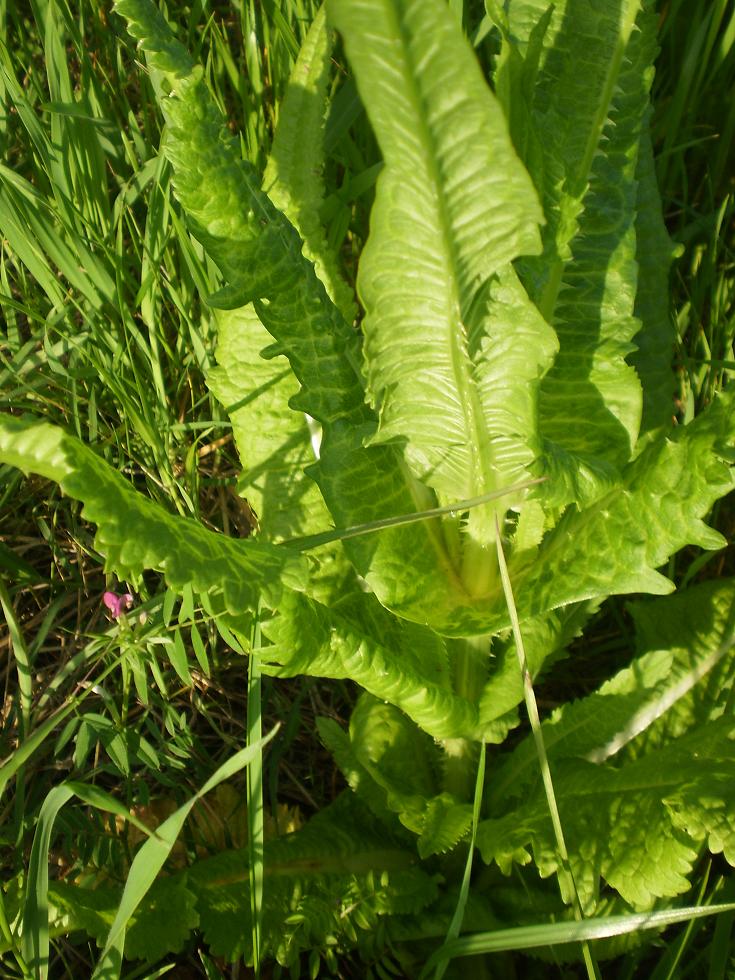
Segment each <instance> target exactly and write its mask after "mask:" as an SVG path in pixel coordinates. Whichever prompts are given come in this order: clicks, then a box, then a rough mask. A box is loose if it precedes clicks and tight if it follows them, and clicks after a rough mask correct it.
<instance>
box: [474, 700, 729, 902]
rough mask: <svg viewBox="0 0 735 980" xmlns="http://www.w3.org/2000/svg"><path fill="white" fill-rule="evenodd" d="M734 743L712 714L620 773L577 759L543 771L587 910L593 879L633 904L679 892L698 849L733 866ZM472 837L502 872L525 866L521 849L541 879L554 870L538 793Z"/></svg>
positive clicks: (555, 864)
mask: <svg viewBox="0 0 735 980" xmlns="http://www.w3.org/2000/svg"><path fill="white" fill-rule="evenodd" d="M734 740H735V722H733V721H732V719H731V718H721V719H720V720H719V721H716V722H712V723H710V724H709V725H705V726H703V727H702V728H701V729H699V730H698V731H697V732H695V733H693V734H692V735H689V736H685V737H684V738H681V739H678V740H676V741H674V742H672V743H670V744H669V745H668V746H667V747H666V748H664V749H661V750H659V751H657V752H651V753H649V754H648V755H645V756H643V758H641V759H639V760H637V761H634V762H632V763H630V764H628V765H626V766H624V767H623V768H621V769H615V768H613V767H612V766H611V765H609V764H608V765H604V766H596V765H593V764H592V763H590V762H585V761H583V760H580V759H577V760H572V759H568V760H564V761H562V762H560V763H557V764H556V765H555V766H554V767H553V778H554V792H555V795H556V799H557V802H558V805H559V812H560V816H561V821H562V826H563V827H564V834H565V837H566V841H567V846H568V848H569V852H570V859H571V864H572V870H573V872H574V875H575V881H576V883H577V887H578V889H579V890H580V894H581V897H582V900H583V902H584V904H585V905H586V907H587V908H588V909H592V908H594V901H595V898H596V896H597V894H598V889H599V887H600V878H602V879H604V880H605V881H606V882H607V883H608V884H609V885H611V886H612V887H613V888H615V889H616V890H617V891H618V892H619V893H620V895H621V896H622V897H623V898H624V899H625V900H626V901H627V902H628V903H630V904H631V905H632V906H634V907H635V908H642V909H645V908H650V907H651V905H652V904H653V902H654V900H655V899H656V898H662V897H672V896H674V895H680V894H682V893H683V892H684V891H686V890H687V889H688V888H689V881H688V878H687V876H688V875H689V873H690V872H691V870H692V868H693V866H694V862H695V861H696V859H697V856H698V851H699V847H700V845H702V844H706V845H707V846H708V847H709V848H710V850H712V851H713V852H714V853H719V852H721V851H724V854H725V857H726V859H727V860H728V861H729V862H730V863H731V864H735V820H734V819H733V812H735V811H734V810H733V802H734V800H733V789H732V787H733V785H735V756H734V755H733V741H734ZM703 802H704V805H703ZM477 840H478V847H479V848H480V851H481V853H482V856H483V859H484V860H485V861H486V862H490V861H496V862H497V863H498V864H499V865H500V867H501V868H503V869H504V870H505V871H508V870H509V869H510V867H511V864H512V862H513V861H521V862H522V863H526V862H528V861H530V859H531V855H530V849H532V850H533V856H534V861H535V864H536V866H537V868H538V870H539V873H540V874H541V876H542V877H546V876H547V875H550V874H553V873H555V872H556V871H557V870H558V868H559V858H558V854H557V850H556V844H555V840H554V834H553V831H552V828H551V822H550V820H549V816H548V813H547V812H546V809H545V805H544V797H543V792H542V791H537V792H536V793H534V794H533V795H531V796H530V797H526V802H525V803H524V804H523V805H522V806H521V807H519V808H518V809H515V810H513V811H512V812H511V813H509V814H507V815H506V816H504V817H500V818H499V819H495V820H486V821H483V822H482V823H481V824H480V827H479V828H478V836H477Z"/></svg>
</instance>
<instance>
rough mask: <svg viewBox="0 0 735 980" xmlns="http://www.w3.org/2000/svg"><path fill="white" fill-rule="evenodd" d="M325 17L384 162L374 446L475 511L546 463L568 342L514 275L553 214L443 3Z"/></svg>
mask: <svg viewBox="0 0 735 980" xmlns="http://www.w3.org/2000/svg"><path fill="white" fill-rule="evenodd" d="M329 9H330V13H331V16H332V17H333V19H334V21H335V23H336V25H337V27H338V28H339V30H340V31H341V32H342V34H343V36H344V40H345V47H346V50H347V54H348V56H349V59H350V63H351V65H352V67H353V68H354V70H355V73H356V76H357V84H358V88H359V89H360V91H361V92H362V94H363V100H364V102H365V105H366V108H367V112H368V115H369V116H370V119H371V121H372V124H373V127H374V129H375V132H376V135H377V138H378V141H379V143H380V146H381V149H382V151H383V156H384V159H385V167H384V169H383V171H382V173H381V175H380V177H379V179H378V185H377V193H376V199H375V204H374V207H373V211H372V219H371V232H370V237H369V239H368V242H367V244H366V246H365V248H364V250H363V254H362V259H361V262H360V270H359V276H358V288H359V291H360V296H361V299H362V301H363V304H364V306H365V309H366V317H365V321H364V325H363V330H364V335H365V348H364V350H365V366H366V372H367V379H368V397H369V399H370V401H371V403H372V404H373V405H374V406H375V408H376V409H377V410H378V411H379V414H380V425H379V429H378V432H377V433H376V435H375V436H374V438H373V440H372V441H373V443H375V442H378V441H380V442H399V443H400V444H401V445H405V453H406V459H407V460H408V462H409V465H410V466H411V468H412V470H413V472H415V473H416V475H417V476H418V477H419V478H420V479H421V480H422V481H424V482H425V483H427V484H428V485H429V486H431V487H432V488H434V489H435V490H437V491H438V493H439V494H440V497H441V499H442V500H443V501H447V500H452V499H466V498H468V497H471V496H477V495H479V494H482V493H485V492H488V491H491V490H494V489H498V488H499V487H502V486H503V485H507V484H510V483H513V482H515V481H516V480H517V479H518V478H519V477H521V476H527V475H528V474H527V472H524V469H525V467H527V466H528V465H529V464H531V463H533V461H534V458H535V456H536V455H537V453H538V446H537V445H536V444H535V442H534V439H535V432H536V404H535V397H534V395H535V388H536V387H537V383H538V380H539V378H540V377H541V375H542V374H543V372H544V371H545V370H546V369H547V368H548V366H549V365H550V363H551V358H552V356H553V354H554V352H555V350H556V339H555V337H554V334H553V331H552V330H550V329H549V327H548V326H547V324H546V323H544V321H543V320H542V319H541V317H539V316H538V315H536V314H535V311H534V310H533V307H532V305H531V304H529V303H528V301H527V299H526V297H525V294H524V292H523V289H522V288H521V286H520V284H519V283H518V282H517V280H516V278H515V275H514V273H513V272H512V270H511V269H510V268H509V263H510V261H511V260H512V259H514V258H516V257H517V256H518V255H522V254H527V253H529V252H535V251H538V250H539V247H540V239H539V235H538V230H537V226H538V223H539V221H540V220H541V210H540V208H539V205H538V202H537V200H536V196H535V194H534V191H533V187H532V185H531V182H530V180H529V178H528V175H527V173H526V171H525V170H524V168H523V166H522V165H521V163H520V161H519V160H518V158H517V157H516V155H515V152H514V151H513V148H512V145H511V142H510V137H509V135H508V130H507V124H506V121H505V118H504V116H503V113H502V110H501V108H500V106H499V105H498V103H497V102H496V100H495V99H494V97H493V96H492V94H491V93H490V91H489V90H488V88H487V85H486V84H485V81H484V79H483V78H482V75H481V72H480V70H479V68H478V65H477V63H476V61H475V59H474V55H473V53H472V51H471V49H470V47H469V46H468V44H467V42H466V40H465V39H464V38H463V36H462V34H461V31H460V29H459V26H458V25H457V24H456V22H455V21H454V20H453V18H451V17H447V16H446V15H445V8H444V4H443V3H442V2H441V0H426V2H423V3H420V4H418V3H407V2H404V0H381V2H379V3H366V2H364V0H331V2H330V4H329ZM367 36H369V37H370V39H371V40H370V43H369V44H365V43H364V39H365V37H367ZM495 276H499V280H498V281H497V282H491V280H492V279H493V277H495ZM506 507H507V501H506V503H505V505H504V506H500V505H498V509H499V510H500V512H501V513H502V512H503V511H504V510H505V509H506ZM477 517H479V515H477V514H473V515H472V516H471V518H470V529H469V533H470V534H471V535H476V536H477V537H478V538H479V540H480V542H484V543H487V541H488V540H491V539H492V537H493V534H492V527H493V522H492V520H489V521H488V520H487V519H486V526H485V528H484V530H482V529H481V528H480V527H478V526H477V525H478V523H479V521H476V520H475V518H477ZM485 563H486V564H487V557H486V558H485ZM467 582H468V588H469V590H470V591H472V590H473V589H474V588H475V587H476V583H475V582H474V581H472V580H471V577H469V576H468V577H467Z"/></svg>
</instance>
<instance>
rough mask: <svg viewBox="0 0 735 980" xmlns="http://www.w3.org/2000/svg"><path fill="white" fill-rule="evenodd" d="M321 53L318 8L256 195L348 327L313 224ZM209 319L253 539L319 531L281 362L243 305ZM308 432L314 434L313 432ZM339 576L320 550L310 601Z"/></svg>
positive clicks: (338, 561) (293, 389)
mask: <svg viewBox="0 0 735 980" xmlns="http://www.w3.org/2000/svg"><path fill="white" fill-rule="evenodd" d="M330 54H331V35H330V32H329V31H328V30H327V26H326V18H325V14H324V10H323V9H322V10H321V11H320V12H319V13H318V14H317V16H316V18H315V19H314V22H313V24H312V26H311V28H310V29H309V33H308V35H307V38H306V40H305V41H304V44H303V45H302V48H301V51H300V53H299V57H298V59H297V62H296V65H295V66H294V70H293V73H292V76H291V79H290V82H289V85H288V88H287V90H286V95H285V97H284V100H283V102H282V104H281V106H280V109H279V115H278V128H277V130H276V134H275V138H274V141H273V147H272V149H271V155H270V158H269V161H268V164H267V166H266V170H265V174H264V177H263V186H264V187H265V188H267V190H268V194H269V197H270V199H271V200H272V201H273V203H274V204H275V205H276V207H278V208H279V209H280V210H281V211H282V212H283V213H284V214H285V215H286V217H287V218H288V219H289V220H290V221H291V223H292V224H293V225H294V227H295V228H296V229H297V231H298V232H299V234H300V235H301V237H302V238H303V239H304V254H305V255H306V256H307V257H308V258H310V259H312V260H314V261H315V269H316V272H317V275H318V276H319V278H320V279H321V281H322V282H323V283H324V285H325V287H326V289H327V291H328V293H329V295H330V296H331V297H332V298H333V299H335V300H336V302H337V303H338V305H339V306H340V309H342V310H343V311H344V312H345V315H346V318H347V319H348V321H351V320H352V318H353V317H354V303H353V299H352V295H351V291H350V290H349V288H348V287H347V286H346V284H345V283H344V282H343V280H342V278H341V275H340V272H339V269H338V267H337V262H336V260H335V258H334V256H333V255H332V253H331V251H330V250H329V248H328V246H327V242H326V239H325V237H324V232H323V230H322V227H321V223H320V221H319V209H320V207H321V204H322V199H323V178H322V173H323V166H324V149H323V132H324V115H325V111H326V107H327V91H326V90H327V83H328V81H329V72H330V67H331V60H330ZM216 316H217V329H218V344H217V361H218V367H217V368H215V369H214V370H213V371H211V372H210V373H209V375H208V376H207V383H208V385H209V387H210V389H211V390H212V391H214V393H215V395H216V396H217V398H219V400H220V401H221V402H222V404H223V405H224V406H225V408H227V410H228V413H229V415H230V419H231V421H232V426H233V434H234V437H235V442H236V445H237V448H238V452H239V454H240V459H241V462H242V466H243V473H242V476H241V479H240V481H239V486H238V489H239V491H240V493H242V494H243V495H244V496H246V497H247V499H248V502H249V504H250V505H251V506H252V507H253V509H254V510H255V512H256V514H257V515H258V534H259V535H260V536H262V537H263V538H265V539H266V540H269V541H282V540H284V539H286V538H293V537H299V536H301V535H305V534H310V533H316V532H318V531H322V530H324V529H325V528H326V527H328V526H329V524H330V516H329V511H328V510H327V508H326V506H325V504H324V501H323V500H322V497H321V494H320V492H319V489H318V487H317V485H316V484H315V483H314V481H313V480H312V479H311V478H310V477H308V476H306V474H305V473H304V470H305V468H306V467H307V466H309V465H310V464H312V463H313V462H314V460H315V449H314V447H313V445H312V440H313V439H316V438H318V435H319V434H318V433H316V432H314V433H313V432H312V431H311V430H310V429H309V424H308V421H307V419H306V417H305V416H304V415H303V413H300V412H294V411H291V409H290V408H289V404H288V403H289V400H290V399H291V398H292V397H293V396H294V395H296V393H297V392H298V390H299V384H298V381H297V380H296V378H295V377H294V375H293V373H292V371H291V368H290V365H289V362H288V359H287V358H286V357H285V356H284V355H283V354H276V353H273V354H272V355H271V356H269V357H267V358H266V357H263V356H261V352H262V351H265V348H268V347H270V346H271V344H272V343H273V338H272V337H271V335H270V334H269V333H268V332H267V330H266V329H265V328H264V327H263V325H262V324H261V322H260V320H259V318H258V316H257V314H256V312H255V310H254V308H253V306H252V305H248V306H244V307H241V308H239V309H235V310H218V311H217V312H216ZM265 353H267V351H266V352H265ZM312 427H313V428H314V429H316V428H317V426H316V424H315V423H312ZM348 568H349V566H348V564H347V562H346V559H345V558H344V556H343V553H342V546H341V545H340V544H339V543H338V542H337V543H335V544H332V545H331V547H329V548H322V550H321V551H320V553H319V567H318V572H317V573H316V574H312V576H311V580H310V586H309V590H310V593H311V594H312V595H315V596H316V597H317V598H320V599H322V600H327V599H328V598H329V597H330V596H331V595H336V594H339V591H340V587H341V585H342V580H343V579H344V577H345V575H346V573H347V569H348Z"/></svg>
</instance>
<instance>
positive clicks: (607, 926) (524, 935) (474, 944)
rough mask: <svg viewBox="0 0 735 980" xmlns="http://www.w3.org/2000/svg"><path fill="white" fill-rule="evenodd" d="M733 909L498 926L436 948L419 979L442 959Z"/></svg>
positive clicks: (619, 932) (602, 935) (618, 932)
mask: <svg viewBox="0 0 735 980" xmlns="http://www.w3.org/2000/svg"><path fill="white" fill-rule="evenodd" d="M733 911H735V902H730V903H728V904H723V905H709V906H698V905H694V906H690V907H687V908H683V909H666V910H664V911H662V912H645V913H638V914H636V915H609V916H604V917H601V918H599V919H586V920H585V921H584V922H551V923H544V924H542V925H537V926H518V927H516V928H513V929H498V930H497V931H496V932H480V933H476V934H475V935H473V936H466V937H465V938H463V939H455V940H454V941H453V942H451V943H447V945H446V946H442V948H441V949H439V950H437V951H436V953H434V954H433V955H432V956H430V957H429V959H428V960H427V962H426V965H425V966H424V968H423V970H422V971H421V974H420V980H423V978H425V977H428V976H429V974H430V972H431V970H432V969H434V968H435V967H436V966H437V964H438V963H440V962H443V961H444V960H452V959H456V958H457V957H460V956H481V955H482V954H483V953H502V952H505V951H512V950H519V949H539V948H541V947H544V946H550V947H552V948H553V947H554V946H562V945H567V944H568V943H579V942H585V941H587V942H591V941H593V940H595V939H606V938H608V937H610V936H624V935H626V934H627V933H633V932H643V931H644V930H649V929H665V928H666V927H667V926H671V925H675V924H676V923H677V922H687V921H689V920H690V919H699V918H703V917H704V916H708V915H723V914H726V913H729V912H733Z"/></svg>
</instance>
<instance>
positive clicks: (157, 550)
mask: <svg viewBox="0 0 735 980" xmlns="http://www.w3.org/2000/svg"><path fill="white" fill-rule="evenodd" d="M0 459H1V460H2V461H3V462H6V463H11V464H12V465H14V466H17V467H19V468H20V469H22V470H23V471H24V472H26V473H38V474H40V475H41V476H45V477H47V478H48V479H51V480H55V481H56V482H57V483H58V484H59V485H60V486H61V489H62V490H63V491H64V492H65V493H68V494H69V495H70V496H72V497H75V498H76V499H77V500H81V501H83V502H84V511H83V515H84V517H85V518H86V519H87V520H88V521H92V522H93V523H95V524H96V525H97V528H98V530H97V536H96V538H95V546H96V547H97V549H98V550H99V551H100V552H101V553H102V554H103V555H104V556H105V559H106V562H107V567H108V568H109V569H110V570H114V571H115V572H116V574H117V576H118V578H120V579H121V580H123V581H129V582H130V583H131V584H133V583H136V582H137V581H138V580H139V578H140V575H141V573H142V572H143V571H144V569H148V568H150V569H155V570H157V571H160V572H162V573H163V575H164V576H165V579H166V581H167V583H168V584H169V586H170V587H171V588H172V589H174V590H176V591H179V592H180V591H181V590H182V589H183V588H184V587H185V586H186V585H191V586H192V587H193V588H194V590H195V591H196V592H199V593H205V594H207V593H208V594H211V595H212V597H213V599H214V601H215V606H217V607H220V608H221V611H223V612H225V613H226V614H227V615H228V616H229V617H230V618H231V619H232V620H233V621H238V620H240V621H242V617H243V616H244V614H245V613H246V612H247V611H248V610H250V609H255V608H256V607H257V604H258V599H259V596H260V595H262V596H263V597H264V599H265V601H266V603H267V604H268V605H270V606H272V607H275V606H277V605H278V603H279V601H280V599H281V596H282V594H283V591H284V589H303V588H304V587H305V585H306V580H307V576H308V567H307V564H306V562H305V560H304V558H303V557H301V556H298V555H295V554H294V553H293V552H289V551H288V550H286V549H284V548H277V547H275V546H274V545H269V544H266V543H262V544H261V543H260V542H256V541H240V540H235V539H233V538H227V537H225V536H224V535H222V534H217V533H215V532H213V531H208V530H206V528H204V527H202V525H201V524H199V523H198V522H197V521H194V520H190V519H189V518H185V517H179V516H177V515H173V514H168V513H167V512H166V511H164V510H163V509H162V508H161V507H159V506H158V505H156V504H155V503H154V502H153V501H151V500H148V499H147V498H145V497H143V496H142V495H141V494H139V493H137V492H136V491H135V490H134V489H133V488H132V487H131V486H130V484H129V483H128V482H127V481H126V480H125V479H124V478H123V477H122V476H121V475H120V474H119V473H117V472H116V471H115V470H113V469H112V467H111V466H110V465H109V464H108V463H106V462H105V461H104V460H103V459H101V458H100V457H99V456H97V455H96V454H95V453H94V452H93V451H92V450H91V449H89V448H88V447H87V446H85V445H84V444H83V443H81V442H80V441H79V440H78V439H76V438H75V437H74V436H70V435H67V434H66V433H65V432H64V431H63V430H62V429H59V428H56V427H55V426H53V425H49V424H47V423H45V422H27V421H24V420H22V419H16V418H11V417H8V416H4V417H3V418H2V419H1V420H0Z"/></svg>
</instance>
